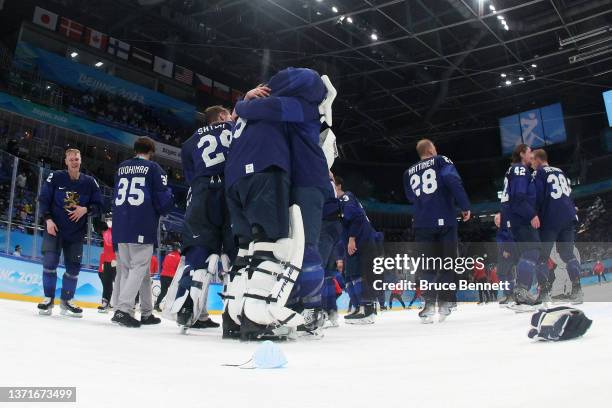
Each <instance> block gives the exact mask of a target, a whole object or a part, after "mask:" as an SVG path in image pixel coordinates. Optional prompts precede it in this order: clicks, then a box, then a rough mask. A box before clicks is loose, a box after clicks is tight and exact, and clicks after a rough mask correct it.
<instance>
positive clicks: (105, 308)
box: [98, 299, 110, 313]
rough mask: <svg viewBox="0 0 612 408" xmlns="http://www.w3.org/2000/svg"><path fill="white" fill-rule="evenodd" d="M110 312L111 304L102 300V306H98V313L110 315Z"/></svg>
mask: <svg viewBox="0 0 612 408" xmlns="http://www.w3.org/2000/svg"><path fill="white" fill-rule="evenodd" d="M109 310H110V304H109V303H108V300H106V299H102V302H101V304H100V306H98V313H108V311H109Z"/></svg>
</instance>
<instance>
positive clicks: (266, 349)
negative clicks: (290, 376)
mask: <svg viewBox="0 0 612 408" xmlns="http://www.w3.org/2000/svg"><path fill="white" fill-rule="evenodd" d="M253 363H254V365H255V367H257V368H283V367H284V366H285V365H286V364H287V358H286V357H285V355H284V354H283V351H282V350H281V349H280V347H279V346H278V345H277V344H275V343H273V342H271V341H270V340H266V341H264V342H263V343H261V345H260V346H259V347H258V348H257V350H255V354H253Z"/></svg>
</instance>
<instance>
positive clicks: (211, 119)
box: [172, 106, 235, 332]
mask: <svg viewBox="0 0 612 408" xmlns="http://www.w3.org/2000/svg"><path fill="white" fill-rule="evenodd" d="M205 115H206V122H207V126H204V127H201V128H199V129H197V130H196V131H195V132H194V134H193V135H192V136H191V137H190V138H189V139H187V141H185V143H183V146H182V148H181V161H182V163H183V174H184V175H185V180H186V181H187V183H188V184H189V193H188V200H187V210H186V212H185V219H184V221H183V231H182V251H181V252H182V255H183V256H185V266H184V268H183V269H182V271H178V273H182V277H181V279H180V281H179V288H178V290H177V293H176V298H175V301H174V303H173V305H172V309H173V311H175V312H176V313H177V315H176V320H177V323H178V324H179V326H181V328H182V330H183V332H185V331H186V330H187V328H193V329H205V328H209V327H213V328H214V327H219V324H218V323H216V322H214V321H213V320H212V319H210V318H209V316H208V311H207V308H206V301H207V298H208V286H209V284H210V281H211V279H213V278H214V276H215V275H216V273H217V269H218V263H219V260H220V258H221V257H224V258H227V259H226V260H225V261H224V264H229V262H230V259H233V258H234V256H235V253H234V252H235V245H234V237H233V234H232V230H231V226H230V220H229V211H228V209H227V204H226V200H225V186H224V183H223V180H224V175H223V171H224V169H225V160H226V157H227V153H228V151H229V146H230V144H231V141H232V132H233V128H234V122H232V121H231V113H230V112H229V110H227V109H226V108H224V107H222V106H211V107H209V108H207V109H206V111H205Z"/></svg>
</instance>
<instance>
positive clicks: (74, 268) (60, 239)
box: [38, 149, 102, 317]
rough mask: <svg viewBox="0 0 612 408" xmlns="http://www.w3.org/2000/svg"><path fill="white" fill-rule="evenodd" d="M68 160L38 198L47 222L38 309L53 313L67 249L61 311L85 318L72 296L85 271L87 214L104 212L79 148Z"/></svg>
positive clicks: (95, 185) (67, 151)
mask: <svg viewBox="0 0 612 408" xmlns="http://www.w3.org/2000/svg"><path fill="white" fill-rule="evenodd" d="M64 162H65V163H66V167H67V168H68V169H67V170H58V171H54V172H53V173H51V174H49V176H48V177H47V180H46V182H45V183H44V184H43V186H42V190H41V192H40V196H39V197H38V203H39V205H40V207H39V208H40V213H41V214H42V216H43V218H44V219H45V221H46V224H47V228H46V229H45V231H44V233H43V243H42V253H43V288H44V291H45V298H44V300H43V301H42V303H39V304H38V310H39V313H40V314H41V315H50V314H51V312H52V309H53V301H54V299H55V286H56V283H57V266H58V264H59V259H60V254H61V253H62V251H63V252H64V264H65V266H66V271H65V272H64V276H63V277H62V292H61V302H60V308H61V313H62V314H64V315H68V316H73V317H82V314H83V310H82V309H81V308H80V307H78V306H76V305H75V304H74V303H73V302H72V298H73V297H74V292H75V290H76V286H77V279H78V277H79V272H80V270H81V258H82V256H83V238H84V237H85V233H86V232H87V215H95V214H97V213H98V212H99V211H100V209H101V207H102V197H101V196H100V187H99V186H98V183H97V182H96V180H95V179H94V178H93V177H90V176H87V175H85V174H82V173H81V152H80V151H79V150H77V149H68V150H66V153H65V159H64Z"/></svg>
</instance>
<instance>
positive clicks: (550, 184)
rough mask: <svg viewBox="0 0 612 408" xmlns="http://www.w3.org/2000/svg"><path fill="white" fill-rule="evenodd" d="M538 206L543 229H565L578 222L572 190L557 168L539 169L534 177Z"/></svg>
mask: <svg viewBox="0 0 612 408" xmlns="http://www.w3.org/2000/svg"><path fill="white" fill-rule="evenodd" d="M534 183H535V188H536V205H537V211H538V215H539V217H540V223H541V228H542V229H550V228H555V227H563V226H566V225H567V224H568V223H570V222H572V221H576V220H577V218H576V205H575V204H574V200H572V198H571V197H570V196H571V194H572V188H571V187H570V181H569V179H568V178H567V177H565V174H564V173H563V171H562V170H561V169H559V168H557V167H551V166H542V167H539V168H538V169H537V170H536V172H535V175H534Z"/></svg>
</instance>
